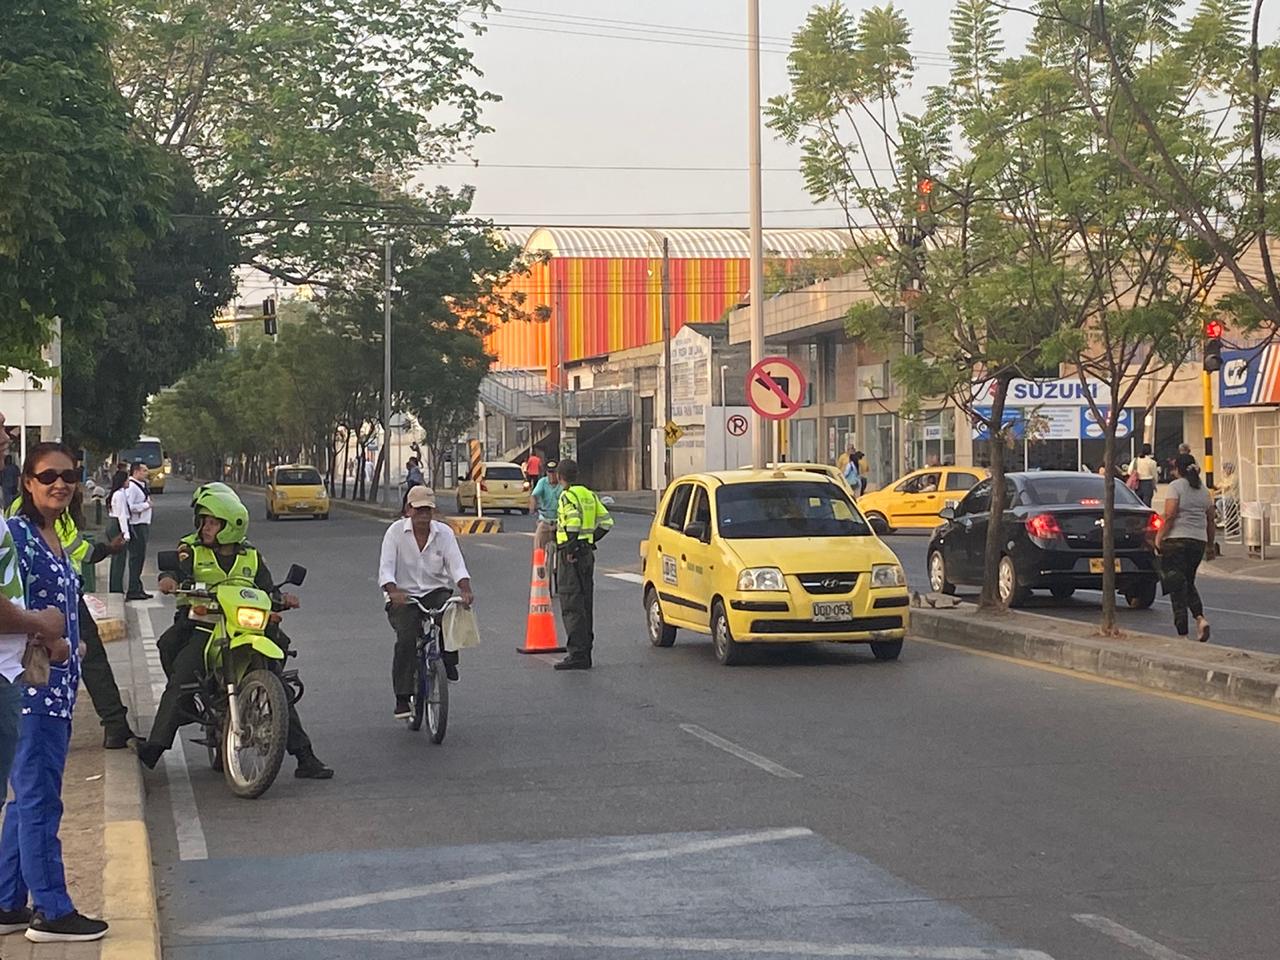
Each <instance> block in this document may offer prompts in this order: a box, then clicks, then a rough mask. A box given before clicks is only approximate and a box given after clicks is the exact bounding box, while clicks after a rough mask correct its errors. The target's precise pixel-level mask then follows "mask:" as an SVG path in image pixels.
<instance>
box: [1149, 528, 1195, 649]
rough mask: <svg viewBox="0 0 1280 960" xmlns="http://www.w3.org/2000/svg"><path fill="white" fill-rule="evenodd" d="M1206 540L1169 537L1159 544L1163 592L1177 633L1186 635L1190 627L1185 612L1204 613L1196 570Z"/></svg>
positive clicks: (1182, 635) (1193, 614)
mask: <svg viewBox="0 0 1280 960" xmlns="http://www.w3.org/2000/svg"><path fill="white" fill-rule="evenodd" d="M1204 550H1205V542H1204V541H1203V540H1188V539H1186V538H1184V537H1176V538H1174V537H1171V538H1169V539H1168V540H1166V541H1165V542H1164V543H1163V544H1162V545H1161V547H1160V576H1161V578H1162V579H1163V581H1164V592H1165V593H1167V594H1168V595H1169V603H1170V604H1171V605H1172V606H1173V626H1174V629H1175V630H1177V631H1178V636H1181V637H1185V636H1186V635H1187V633H1188V632H1189V629H1190V624H1189V623H1188V621H1187V612H1188V611H1190V613H1191V616H1193V617H1203V616H1204V604H1203V603H1201V602H1200V591H1199V590H1197V589H1196V571H1197V570H1199V569H1200V561H1201V560H1203V559H1204Z"/></svg>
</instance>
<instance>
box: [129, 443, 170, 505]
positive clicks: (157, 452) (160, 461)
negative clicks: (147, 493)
mask: <svg viewBox="0 0 1280 960" xmlns="http://www.w3.org/2000/svg"><path fill="white" fill-rule="evenodd" d="M116 463H125V464H128V465H130V466H132V465H133V464H135V463H145V464H146V465H147V469H148V470H149V471H150V473H149V474H148V476H147V485H148V486H149V487H150V488H151V492H152V493H164V484H165V481H166V480H167V479H168V474H169V462H168V461H167V460H166V459H165V457H164V447H163V446H161V444H160V438H159V437H139V438H138V439H137V441H136V442H135V443H134V445H133V446H132V447H130V448H129V449H127V450H121V451H119V452H118V453H117V454H116Z"/></svg>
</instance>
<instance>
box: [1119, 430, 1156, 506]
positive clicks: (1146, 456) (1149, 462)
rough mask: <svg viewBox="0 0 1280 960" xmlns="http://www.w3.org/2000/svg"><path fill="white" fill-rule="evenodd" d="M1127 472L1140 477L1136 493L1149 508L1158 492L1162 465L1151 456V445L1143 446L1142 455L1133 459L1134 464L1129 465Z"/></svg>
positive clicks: (1145, 444)
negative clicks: (1157, 483)
mask: <svg viewBox="0 0 1280 960" xmlns="http://www.w3.org/2000/svg"><path fill="white" fill-rule="evenodd" d="M1127 472H1128V473H1129V474H1131V475H1132V474H1135V473H1136V474H1137V475H1138V486H1137V487H1136V488H1135V489H1134V493H1136V494H1137V495H1138V499H1139V500H1141V501H1142V502H1143V503H1145V504H1146V505H1147V506H1148V507H1149V506H1151V500H1152V498H1153V497H1154V496H1155V492H1156V480H1157V479H1158V478H1159V476H1160V464H1158V463H1156V458H1155V457H1153V456H1152V455H1151V444H1149V443H1144V444H1143V445H1142V453H1140V454H1138V456H1136V457H1134V458H1133V463H1131V464H1129V469H1128V471H1127Z"/></svg>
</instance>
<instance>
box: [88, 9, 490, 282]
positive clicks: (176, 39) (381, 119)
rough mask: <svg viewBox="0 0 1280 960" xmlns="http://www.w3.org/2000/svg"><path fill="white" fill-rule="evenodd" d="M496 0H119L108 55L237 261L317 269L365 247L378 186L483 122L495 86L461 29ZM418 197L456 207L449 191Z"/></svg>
mask: <svg viewBox="0 0 1280 960" xmlns="http://www.w3.org/2000/svg"><path fill="white" fill-rule="evenodd" d="M493 6H494V4H493V2H492V0H407V2H403V3H392V4H388V3H384V2H382V0H328V2H326V3H323V4H317V3H312V2H309V0H253V2H247V0H113V2H112V3H111V10H112V14H113V20H114V22H116V23H117V24H119V30H118V31H117V33H116V38H115V43H114V46H113V49H112V57H113V60H114V62H115V65H116V75H117V78H118V80H119V85H120V88H121V90H122V91H123V92H124V94H125V96H126V97H127V99H128V101H129V104H130V105H131V107H132V109H133V113H134V116H135V118H136V123H137V127H138V129H139V130H140V131H142V133H143V135H144V136H145V137H147V138H149V139H151V140H154V142H156V143H158V144H160V145H162V146H163V147H165V148H166V149H168V150H170V151H173V152H175V153H176V154H178V155H180V156H181V157H182V158H184V159H185V160H186V161H187V162H188V163H190V165H191V167H192V168H193V170H194V171H195V174H196V179H197V181H198V182H199V183H200V184H201V186H202V187H203V188H205V189H206V190H207V191H208V192H209V194H210V196H211V197H212V199H213V201H214V203H215V205H216V206H217V208H218V209H219V210H220V211H221V212H222V213H223V214H225V215H226V216H227V217H229V218H230V219H229V221H228V223H229V225H230V226H231V228H232V230H233V232H234V233H235V236H236V238H237V239H238V240H239V242H240V244H241V249H242V251H243V254H244V259H245V262H246V263H251V264H253V265H255V266H258V267H260V268H262V269H264V270H266V271H268V272H270V273H272V274H274V275H276V276H278V277H280V278H282V279H287V280H293V281H302V280H312V279H315V280H318V281H326V280H333V279H334V278H335V277H337V276H340V275H344V274H346V273H348V272H349V271H350V270H351V269H352V268H353V265H354V263H355V262H360V263H367V262H368V261H369V260H370V253H371V250H370V246H369V242H368V238H369V236H370V231H371V228H372V227H374V226H376V224H377V223H378V222H379V221H381V220H384V219H387V218H388V214H387V212H386V211H385V210H384V209H383V207H382V201H383V200H384V198H385V197H386V195H387V194H388V191H395V190H396V189H397V188H399V187H401V186H403V185H404V184H405V183H407V182H408V181H409V180H410V179H411V178H412V177H413V175H414V174H416V173H417V172H419V171H420V170H421V169H423V168H425V167H427V166H429V165H431V164H434V163H438V162H440V161H444V160H447V159H449V158H450V157H451V156H453V155H454V154H455V152H456V151H457V150H459V149H460V148H462V147H464V146H465V145H467V144H468V143H469V142H470V141H471V140H472V138H474V137H475V136H476V135H477V134H479V133H482V132H484V131H485V130H486V129H487V128H486V127H485V126H484V125H483V123H482V121H481V116H480V115H481V110H482V108H483V107H484V105H485V104H486V103H488V102H491V101H494V100H496V99H497V98H496V97H495V96H494V95H492V94H490V93H487V92H484V91H482V90H480V89H478V88H477V86H476V83H477V82H478V80H479V78H480V73H479V71H478V69H477V68H476V66H475V64H474V61H473V58H472V54H471V52H470V51H469V50H468V49H467V48H466V46H465V44H464V41H465V38H466V36H467V35H468V34H469V33H479V32H480V31H481V29H482V27H481V26H480V25H479V22H478V20H479V19H480V18H482V17H483V15H484V14H485V13H486V12H487V11H488V10H489V9H491V8H492V7H493ZM418 206H419V209H418V211H417V215H416V216H415V217H414V219H415V220H418V219H425V220H427V221H428V222H432V223H440V222H444V221H447V220H448V219H449V218H450V217H452V216H454V215H455V214H456V211H457V208H456V201H455V198H454V197H453V196H452V195H451V194H450V193H449V192H448V191H435V192H432V193H430V194H428V195H426V196H425V197H424V198H422V199H421V200H420V201H419V205H418ZM379 232H381V231H379ZM375 259H376V258H375Z"/></svg>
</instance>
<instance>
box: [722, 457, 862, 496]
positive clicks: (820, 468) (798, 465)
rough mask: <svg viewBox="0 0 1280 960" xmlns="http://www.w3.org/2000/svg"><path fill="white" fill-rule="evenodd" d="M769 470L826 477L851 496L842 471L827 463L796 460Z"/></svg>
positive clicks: (772, 464) (850, 490)
mask: <svg viewBox="0 0 1280 960" xmlns="http://www.w3.org/2000/svg"><path fill="white" fill-rule="evenodd" d="M742 469H743V470H753V469H755V468H754V467H743V468H742ZM769 469H770V470H783V471H785V472H787V473H813V474H817V475H818V476H822V477H826V478H827V479H829V480H831V481H833V482H835V483H838V484H840V486H842V487H844V489H845V491H846V492H847V493H850V494H853V490H852V489H851V488H850V486H849V484H848V483H847V482H846V481H845V479H844V471H842V470H841V469H840V468H839V467H833V466H831V464H829V463H806V462H804V461H802V460H798V461H794V462H792V461H787V462H784V463H771V464H769ZM855 496H856V495H855Z"/></svg>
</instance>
